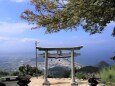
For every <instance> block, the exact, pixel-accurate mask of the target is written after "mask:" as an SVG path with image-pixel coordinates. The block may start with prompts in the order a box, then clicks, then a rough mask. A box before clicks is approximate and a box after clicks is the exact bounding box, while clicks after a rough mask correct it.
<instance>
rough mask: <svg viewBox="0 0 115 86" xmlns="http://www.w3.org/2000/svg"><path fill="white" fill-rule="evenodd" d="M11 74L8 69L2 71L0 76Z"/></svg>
mask: <svg viewBox="0 0 115 86" xmlns="http://www.w3.org/2000/svg"><path fill="white" fill-rule="evenodd" d="M7 75H9V73H8V72H6V71H0V77H2V76H7Z"/></svg>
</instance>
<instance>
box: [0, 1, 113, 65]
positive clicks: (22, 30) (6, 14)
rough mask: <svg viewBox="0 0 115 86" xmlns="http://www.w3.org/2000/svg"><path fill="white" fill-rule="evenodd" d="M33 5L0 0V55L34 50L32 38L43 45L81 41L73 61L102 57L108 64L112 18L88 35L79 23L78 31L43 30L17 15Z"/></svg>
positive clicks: (100, 58)
mask: <svg viewBox="0 0 115 86" xmlns="http://www.w3.org/2000/svg"><path fill="white" fill-rule="evenodd" d="M29 8H30V9H33V7H32V6H31V5H30V4H29V0H0V11H1V13H0V55H9V56H10V55H18V54H19V55H20V54H22V55H23V54H30V53H31V54H33V55H34V54H35V41H39V42H40V43H39V44H38V45H39V46H42V47H70V46H79V45H83V48H82V49H81V50H80V51H79V52H80V53H81V55H80V56H79V57H77V58H76V61H77V62H79V63H81V64H87V65H92V64H95V63H97V62H99V61H101V60H104V61H106V62H108V63H110V64H113V63H114V61H112V60H110V57H112V56H114V55H115V53H114V52H115V37H112V36H111V33H112V29H113V27H115V22H111V23H110V24H108V25H107V27H106V29H105V30H104V31H103V32H102V33H101V34H94V35H89V33H86V32H84V31H83V29H82V27H79V28H78V30H77V31H75V30H73V31H70V30H69V31H60V32H58V33H52V34H45V30H44V28H39V29H36V30H31V27H32V26H33V25H29V24H28V22H25V21H24V20H21V19H20V15H21V13H22V12H23V11H24V10H26V9H29Z"/></svg>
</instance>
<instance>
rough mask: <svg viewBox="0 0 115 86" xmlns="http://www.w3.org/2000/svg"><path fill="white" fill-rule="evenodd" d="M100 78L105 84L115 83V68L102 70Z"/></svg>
mask: <svg viewBox="0 0 115 86" xmlns="http://www.w3.org/2000/svg"><path fill="white" fill-rule="evenodd" d="M100 77H101V81H102V82H104V83H115V66H112V67H111V68H106V69H103V70H101V71H100Z"/></svg>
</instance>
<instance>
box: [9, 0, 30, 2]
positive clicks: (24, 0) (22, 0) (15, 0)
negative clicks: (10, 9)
mask: <svg viewBox="0 0 115 86" xmlns="http://www.w3.org/2000/svg"><path fill="white" fill-rule="evenodd" d="M10 1H12V2H28V1H30V0H10Z"/></svg>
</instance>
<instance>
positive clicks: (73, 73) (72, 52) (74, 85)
mask: <svg viewBox="0 0 115 86" xmlns="http://www.w3.org/2000/svg"><path fill="white" fill-rule="evenodd" d="M71 78H72V79H71V80H72V81H71V86H78V84H77V82H76V81H75V69H74V49H72V50H71Z"/></svg>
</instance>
